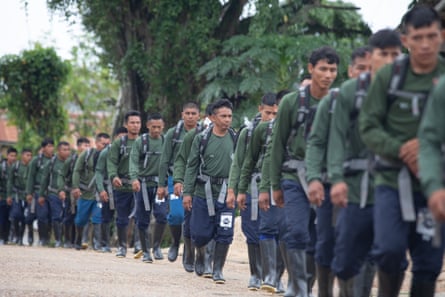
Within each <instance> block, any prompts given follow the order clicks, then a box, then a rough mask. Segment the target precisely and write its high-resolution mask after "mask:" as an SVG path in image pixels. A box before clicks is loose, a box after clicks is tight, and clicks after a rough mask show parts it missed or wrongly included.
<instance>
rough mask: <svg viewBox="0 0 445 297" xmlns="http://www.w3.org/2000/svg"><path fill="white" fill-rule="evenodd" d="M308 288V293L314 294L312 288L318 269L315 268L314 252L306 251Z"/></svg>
mask: <svg viewBox="0 0 445 297" xmlns="http://www.w3.org/2000/svg"><path fill="white" fill-rule="evenodd" d="M306 271H307V289H308V295H309V296H311V295H312V288H313V287H314V284H315V280H316V279H317V269H316V268H315V258H314V254H309V253H306Z"/></svg>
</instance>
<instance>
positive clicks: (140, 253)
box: [133, 251, 144, 259]
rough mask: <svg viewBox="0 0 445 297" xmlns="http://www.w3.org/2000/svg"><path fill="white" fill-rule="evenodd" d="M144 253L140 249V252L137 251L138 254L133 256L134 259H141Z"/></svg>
mask: <svg viewBox="0 0 445 297" xmlns="http://www.w3.org/2000/svg"><path fill="white" fill-rule="evenodd" d="M143 253H144V252H143V251H139V252H137V253H136V255H134V256H133V258H134V259H139V258H140V257H142V254H143Z"/></svg>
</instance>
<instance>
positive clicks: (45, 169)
mask: <svg viewBox="0 0 445 297" xmlns="http://www.w3.org/2000/svg"><path fill="white" fill-rule="evenodd" d="M50 169H51V161H49V162H47V163H46V165H45V167H43V172H42V182H41V184H40V190H39V197H45V196H46V194H47V190H48V185H49V174H50V172H49V171H50Z"/></svg>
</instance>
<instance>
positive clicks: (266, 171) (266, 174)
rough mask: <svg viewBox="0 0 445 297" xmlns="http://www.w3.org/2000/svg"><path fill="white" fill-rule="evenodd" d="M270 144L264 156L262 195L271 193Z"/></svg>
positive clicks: (261, 183)
mask: <svg viewBox="0 0 445 297" xmlns="http://www.w3.org/2000/svg"><path fill="white" fill-rule="evenodd" d="M270 150H271V145H270V143H268V144H267V148H266V153H265V154H264V160H263V166H262V167H261V182H260V193H269V192H270V162H271V158H270Z"/></svg>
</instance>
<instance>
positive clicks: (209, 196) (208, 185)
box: [197, 174, 227, 217]
mask: <svg viewBox="0 0 445 297" xmlns="http://www.w3.org/2000/svg"><path fill="white" fill-rule="evenodd" d="M197 181H198V182H200V183H204V191H205V195H206V202H207V210H208V214H209V216H211V217H213V216H215V204H214V203H213V193H212V184H217V185H219V183H218V182H222V184H221V190H220V191H219V195H218V199H217V201H218V202H219V203H224V201H225V199H226V194H227V178H223V177H212V176H209V175H203V174H200V175H199V176H198V178H197Z"/></svg>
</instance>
